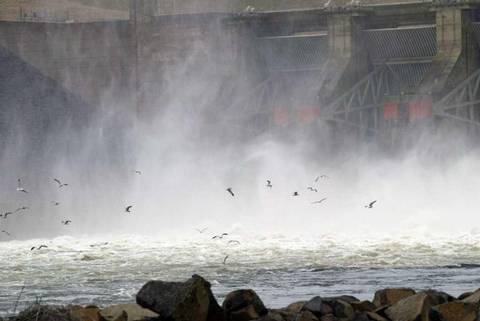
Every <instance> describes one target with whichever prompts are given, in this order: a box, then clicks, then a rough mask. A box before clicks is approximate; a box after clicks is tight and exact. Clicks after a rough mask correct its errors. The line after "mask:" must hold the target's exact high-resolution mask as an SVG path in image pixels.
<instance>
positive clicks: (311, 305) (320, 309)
mask: <svg viewBox="0 0 480 321" xmlns="http://www.w3.org/2000/svg"><path fill="white" fill-rule="evenodd" d="M303 310H308V311H310V312H312V313H313V314H314V315H315V316H316V317H317V318H320V317H322V316H324V315H327V314H333V309H332V307H331V306H330V305H329V304H327V303H326V302H325V300H324V299H322V298H321V297H319V296H316V297H313V298H312V299H310V301H308V302H307V303H305V305H304V306H303Z"/></svg>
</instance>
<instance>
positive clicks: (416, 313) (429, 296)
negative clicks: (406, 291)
mask: <svg viewBox="0 0 480 321" xmlns="http://www.w3.org/2000/svg"><path fill="white" fill-rule="evenodd" d="M446 300H448V296H447V297H446V296H445V294H444V293H442V292H437V291H425V292H420V293H417V294H415V295H412V296H409V297H406V298H405V299H403V300H400V301H398V302H397V303H395V304H394V305H392V306H390V307H389V308H388V309H386V310H385V315H386V316H387V317H388V318H389V319H390V320H392V321H427V320H428V312H429V311H430V308H431V307H433V306H436V305H439V304H442V303H445V302H446Z"/></svg>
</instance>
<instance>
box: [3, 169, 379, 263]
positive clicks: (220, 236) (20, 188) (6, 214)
mask: <svg viewBox="0 0 480 321" xmlns="http://www.w3.org/2000/svg"><path fill="white" fill-rule="evenodd" d="M133 172H135V173H136V174H138V175H142V172H141V171H139V170H135V171H133ZM328 178H329V177H328V176H327V175H320V176H317V177H316V178H315V180H314V182H315V183H318V182H319V181H320V180H321V179H322V180H324V179H328ZM53 181H54V182H55V183H56V184H57V187H58V188H59V189H61V188H64V187H67V186H68V184H67V183H63V182H62V181H61V180H59V179H58V178H53ZM265 186H266V187H267V188H268V189H271V188H273V184H272V181H271V180H269V179H268V180H266V185H265ZM307 190H308V191H310V192H312V193H318V189H317V188H315V187H314V186H308V187H307ZM17 192H19V193H24V194H28V190H27V189H25V187H23V185H22V181H21V179H20V178H19V179H18V180H17ZM226 192H228V193H229V194H230V195H231V197H235V192H234V191H233V188H232V187H228V188H227V189H226ZM292 196H293V197H297V196H300V193H299V192H298V191H294V192H293V194H292ZM326 200H327V198H326V197H324V198H321V199H319V200H316V201H313V202H311V203H312V204H321V203H323V202H325V201H326ZM51 203H52V205H53V206H59V205H60V202H57V201H52V202H51ZM376 203H377V200H374V201H371V202H369V203H368V204H367V205H365V206H364V207H365V208H368V209H371V208H373V207H374V205H375V204H376ZM133 207H134V206H133V205H128V206H126V207H125V213H132V210H133ZM26 210H29V207H28V206H21V207H19V208H17V209H16V210H14V211H7V212H4V213H3V214H0V219H2V218H3V219H7V218H8V217H9V216H11V215H15V214H19V213H21V212H22V211H26ZM60 223H61V224H63V225H70V224H72V220H69V219H64V220H62V221H61V222H60ZM207 229H208V228H202V229H196V231H197V232H198V233H200V234H203V233H204V232H205V231H207ZM0 232H1V233H3V234H5V235H7V236H9V237H10V236H11V234H10V233H9V232H8V231H6V230H1V231H0ZM228 235H229V234H228V233H221V234H218V235H214V236H212V240H222V239H223V238H225V237H227V236H228ZM228 244H237V245H238V244H240V242H239V241H238V240H229V241H228ZM44 248H48V246H47V245H45V244H41V245H39V246H33V247H31V249H30V250H31V251H33V250H41V249H44ZM228 257H229V256H228V255H227V256H225V258H224V259H223V264H226V261H227V259H228Z"/></svg>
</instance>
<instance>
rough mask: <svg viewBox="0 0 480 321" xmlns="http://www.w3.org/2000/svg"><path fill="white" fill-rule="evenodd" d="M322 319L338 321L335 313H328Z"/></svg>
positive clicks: (324, 320) (321, 320) (322, 320)
mask: <svg viewBox="0 0 480 321" xmlns="http://www.w3.org/2000/svg"><path fill="white" fill-rule="evenodd" d="M320 321H337V319H336V318H335V316H334V315H333V314H326V315H324V316H323V317H321V318H320Z"/></svg>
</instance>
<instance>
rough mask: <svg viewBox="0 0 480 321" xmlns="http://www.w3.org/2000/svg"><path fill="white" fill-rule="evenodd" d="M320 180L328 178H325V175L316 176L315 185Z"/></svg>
mask: <svg viewBox="0 0 480 321" xmlns="http://www.w3.org/2000/svg"><path fill="white" fill-rule="evenodd" d="M320 178H321V179H327V178H328V176H327V175H320V176H317V177H316V178H315V183H317V182H318V180H319V179H320Z"/></svg>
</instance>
